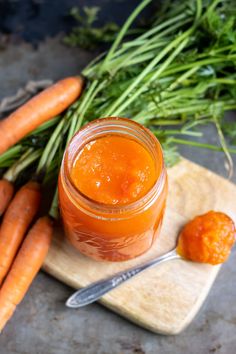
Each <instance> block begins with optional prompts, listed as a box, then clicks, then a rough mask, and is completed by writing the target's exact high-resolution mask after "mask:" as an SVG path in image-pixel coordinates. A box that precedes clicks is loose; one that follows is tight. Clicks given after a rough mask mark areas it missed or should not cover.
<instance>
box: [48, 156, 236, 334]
mask: <svg viewBox="0 0 236 354" xmlns="http://www.w3.org/2000/svg"><path fill="white" fill-rule="evenodd" d="M168 176H169V195H168V202H167V210H166V214H165V218H164V223H163V227H162V231H161V235H160V237H159V238H158V239H157V241H156V243H155V244H154V245H153V247H152V249H151V250H150V251H149V252H148V253H146V254H145V255H144V256H141V257H139V258H137V259H135V260H132V261H127V262H121V263H109V262H96V261H93V260H91V259H89V258H87V257H85V256H83V255H81V254H80V253H78V252H77V251H76V250H74V249H73V248H72V247H71V246H70V245H69V244H68V243H67V241H66V240H65V238H64V236H63V232H62V231H61V230H57V231H56V232H55V237H54V241H53V244H52V247H51V249H50V251H49V254H48V256H47V259H46V261H45V263H44V270H45V271H46V272H48V273H49V274H51V275H52V276H54V277H56V278H57V279H59V280H61V281H62V282H64V283H66V284H68V285H70V286H72V287H73V288H75V289H77V288H80V287H84V286H86V285H88V284H90V283H92V282H94V281H96V280H99V279H101V278H104V277H106V276H108V275H112V274H114V273H116V272H117V271H121V270H122V269H126V268H128V267H130V266H134V265H135V264H139V263H141V262H143V261H145V260H147V259H150V258H152V257H155V256H157V255H161V254H163V253H165V252H167V251H169V250H170V249H171V248H172V247H174V245H175V241H176V237H177V235H178V232H179V230H180V228H181V227H182V226H183V224H184V223H185V222H187V221H188V220H189V219H191V218H193V217H194V216H195V215H197V214H202V213H204V212H206V211H208V210H211V209H214V210H219V211H223V212H226V213H227V214H228V215H230V216H231V217H232V218H233V219H234V221H235V219H236V202H235V201H236V186H235V185H233V184H232V183H230V182H228V181H227V180H225V179H223V178H221V177H219V176H217V175H216V174H214V173H212V172H210V171H209V170H207V169H204V168H203V167H200V166H199V165H196V164H194V163H192V162H190V161H187V160H182V161H181V162H180V163H179V164H178V165H176V166H175V167H173V168H171V169H170V170H169V171H168ZM218 271H219V266H211V265H204V264H197V263H192V262H187V261H183V260H173V261H169V262H167V263H164V264H161V265H159V266H157V267H155V268H152V269H149V270H147V271H146V272H145V273H142V274H140V275H138V276H137V277H135V278H133V279H132V280H130V281H129V282H127V283H126V284H123V285H122V286H120V287H118V288H117V289H115V290H113V291H112V292H110V293H109V294H107V295H106V296H104V297H103V298H102V299H101V303H102V304H104V305H105V306H107V307H108V308H110V309H111V310H113V311H115V312H117V313H119V314H120V315H122V316H124V317H126V318H127V319H129V320H131V321H133V322H135V323H137V324H139V325H140V326H143V327H145V328H147V329H149V330H151V331H153V332H157V333H163V334H178V333H180V332H181V331H182V330H183V329H184V328H185V327H186V326H187V325H188V324H189V323H190V322H191V321H192V319H193V318H194V316H195V315H196V313H197V312H198V310H199V309H200V307H201V305H202V303H203V301H204V300H205V298H206V296H207V294H208V292H209V290H210V288H211V286H212V283H213V282H214V280H215V277H216V275H217V273H218ZM71 311H78V316H79V310H71Z"/></svg>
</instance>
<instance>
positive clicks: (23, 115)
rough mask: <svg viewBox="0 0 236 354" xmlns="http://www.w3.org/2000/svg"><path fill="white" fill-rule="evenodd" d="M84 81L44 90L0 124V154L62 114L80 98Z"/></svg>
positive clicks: (71, 79) (72, 80)
mask: <svg viewBox="0 0 236 354" xmlns="http://www.w3.org/2000/svg"><path fill="white" fill-rule="evenodd" d="M82 87H83V79H82V78H80V77H68V78H66V79H63V80H61V81H58V82H57V83H56V84H54V85H52V86H50V87H49V88H47V89H45V90H44V91H42V92H41V93H39V94H38V95H36V96H34V97H33V98H32V99H31V100H29V101H28V102H26V103H25V104H24V105H23V106H21V107H20V108H18V109H17V110H16V111H15V112H13V113H12V114H10V115H9V116H8V117H7V118H6V119H4V120H3V121H1V122H0V154H2V153H3V152H4V151H6V150H7V149H8V148H9V147H10V146H12V145H14V144H15V143H16V142H18V141H19V140H20V139H22V138H23V137H24V136H25V135H27V134H28V133H30V132H32V131H33V130H34V129H35V128H37V127H38V126H39V125H41V124H42V123H44V122H46V121H48V120H50V119H51V118H53V117H55V116H56V115H58V114H60V113H61V112H63V111H64V110H65V109H66V108H67V107H68V106H69V105H71V104H72V103H73V102H74V101H75V100H76V99H77V98H78V96H79V95H80V94H81V92H82Z"/></svg>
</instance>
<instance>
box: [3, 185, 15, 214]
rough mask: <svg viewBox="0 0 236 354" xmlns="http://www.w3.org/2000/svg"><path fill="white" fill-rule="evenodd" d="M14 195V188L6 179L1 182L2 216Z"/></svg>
mask: <svg viewBox="0 0 236 354" xmlns="http://www.w3.org/2000/svg"><path fill="white" fill-rule="evenodd" d="M13 193H14V186H13V184H12V183H11V182H9V181H8V180H6V179H1V180H0V216H1V215H2V214H3V213H4V211H5V210H6V208H7V207H8V204H9V203H10V201H11V198H12V197H13Z"/></svg>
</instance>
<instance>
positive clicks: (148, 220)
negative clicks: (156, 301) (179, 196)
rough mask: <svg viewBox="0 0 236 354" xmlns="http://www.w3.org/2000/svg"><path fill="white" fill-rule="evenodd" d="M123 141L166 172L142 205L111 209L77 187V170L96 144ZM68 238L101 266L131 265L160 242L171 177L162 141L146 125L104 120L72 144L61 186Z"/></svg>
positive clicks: (63, 215)
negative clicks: (105, 140)
mask: <svg viewBox="0 0 236 354" xmlns="http://www.w3.org/2000/svg"><path fill="white" fill-rule="evenodd" d="M107 135H109V136H110V135H116V136H117V135H118V136H123V137H127V138H128V139H133V140H135V141H137V142H138V143H139V144H142V145H143V146H144V147H145V148H146V149H147V151H148V152H149V153H150V154H151V156H152V158H153V161H154V163H155V166H156V170H157V171H160V173H159V174H158V175H157V179H156V181H155V184H154V185H153V187H152V188H151V189H150V190H149V191H148V192H147V193H146V194H145V195H144V196H143V197H141V198H140V199H139V200H137V201H135V202H131V203H130V204H125V205H107V204H102V203H99V202H97V201H94V200H91V199H89V198H88V197H87V196H85V195H83V194H82V193H81V192H80V191H79V190H78V189H77V188H76V187H75V186H74V184H73V182H72V179H71V175H70V173H71V169H72V166H73V162H74V161H75V159H76V157H77V156H78V153H79V152H80V151H81V149H82V148H83V147H84V146H85V145H86V144H87V143H89V142H91V140H95V139H97V138H100V137H102V136H107ZM58 190H59V205H60V211H61V216H62V220H63V224H64V229H65V234H66V237H67V239H68V240H69V242H70V243H71V244H72V245H73V246H74V247H75V248H77V249H78V250H79V251H80V252H81V253H83V254H85V255H87V256H89V257H92V258H94V259H96V260H107V261H125V260H128V259H131V258H134V257H137V256H139V255H141V254H143V253H144V252H146V251H147V250H148V249H149V248H150V247H151V246H152V244H153V242H154V241H155V240H156V238H157V236H158V234H159V232H160V227H161V223H162V219H163V214H164V210H165V204H166V196H167V174H166V169H165V165H164V160H163V154H162V149H161V146H160V143H159V142H158V140H157V139H156V137H155V136H154V135H153V134H152V133H151V132H150V131H149V130H148V129H146V128H145V127H143V126H142V125H140V124H138V123H135V122H133V121H132V120H129V119H124V118H117V117H111V118H103V119H98V120H95V121H93V122H91V123H89V124H87V125H86V126H84V127H83V128H82V129H81V130H80V131H79V132H78V133H77V134H76V135H75V136H74V137H73V138H72V140H71V142H70V143H69V145H68V147H67V149H66V151H65V154H64V158H63V161H62V165H61V170H60V174H59V182H58Z"/></svg>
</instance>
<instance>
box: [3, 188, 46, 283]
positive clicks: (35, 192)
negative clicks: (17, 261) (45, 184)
mask: <svg viewBox="0 0 236 354" xmlns="http://www.w3.org/2000/svg"><path fill="white" fill-rule="evenodd" d="M40 197H41V195H40V186H39V184H38V183H36V182H28V183H26V184H25V185H24V186H23V187H21V189H19V191H18V192H17V193H16V195H15V197H14V198H13V200H12V201H11V203H10V205H9V207H8V209H7V211H6V213H5V214H4V217H3V221H2V225H1V229H0V284H1V283H2V280H3V278H4V277H5V275H6V274H7V272H8V270H9V268H10V266H11V264H12V261H13V259H14V257H15V255H16V252H17V250H18V248H19V246H20V244H21V242H22V240H23V237H24V235H25V232H26V231H27V228H28V227H29V225H30V223H31V222H32V220H33V218H34V216H35V214H36V212H37V211H38V208H39V204H40V199H41V198H40Z"/></svg>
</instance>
